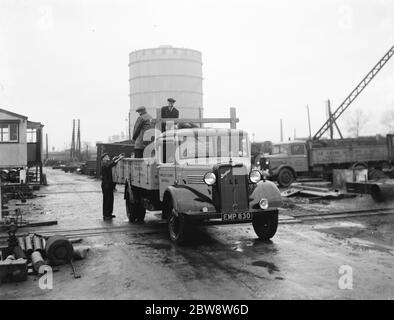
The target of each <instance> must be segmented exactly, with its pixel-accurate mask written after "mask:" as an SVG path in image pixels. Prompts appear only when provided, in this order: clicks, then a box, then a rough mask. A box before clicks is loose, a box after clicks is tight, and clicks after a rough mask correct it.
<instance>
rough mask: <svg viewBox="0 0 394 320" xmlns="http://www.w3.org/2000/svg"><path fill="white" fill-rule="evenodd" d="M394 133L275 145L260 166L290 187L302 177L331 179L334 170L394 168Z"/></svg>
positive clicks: (257, 159) (259, 162)
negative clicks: (393, 166)
mask: <svg viewBox="0 0 394 320" xmlns="http://www.w3.org/2000/svg"><path fill="white" fill-rule="evenodd" d="M393 163H394V135H393V134H388V135H387V136H386V137H383V136H379V135H378V136H376V137H359V138H354V139H333V140H330V139H322V140H313V139H308V140H293V141H288V142H282V143H277V144H274V145H273V149H272V152H271V154H268V155H267V154H261V155H259V156H258V157H256V165H258V166H259V167H260V168H261V169H262V170H264V171H268V174H269V177H270V179H272V180H276V181H278V184H279V185H280V186H282V187H288V186H289V185H290V184H292V183H293V182H294V181H295V179H296V178H297V177H298V176H303V177H305V176H308V177H323V178H328V179H330V178H331V176H332V171H333V169H370V168H374V169H380V170H390V169H391V168H392V164H393Z"/></svg>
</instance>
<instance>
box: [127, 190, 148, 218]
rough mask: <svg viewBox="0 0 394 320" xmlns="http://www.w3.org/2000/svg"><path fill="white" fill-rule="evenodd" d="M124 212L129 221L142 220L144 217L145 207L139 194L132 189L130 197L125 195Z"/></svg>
mask: <svg viewBox="0 0 394 320" xmlns="http://www.w3.org/2000/svg"><path fill="white" fill-rule="evenodd" d="M125 201H126V213H127V218H128V219H129V221H130V222H142V221H144V219H145V214H146V209H145V207H144V204H143V201H142V198H141V196H139V195H138V194H137V192H133V191H132V199H130V197H129V196H127V197H126V200H125Z"/></svg>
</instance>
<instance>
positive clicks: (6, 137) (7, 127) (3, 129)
mask: <svg viewBox="0 0 394 320" xmlns="http://www.w3.org/2000/svg"><path fill="white" fill-rule="evenodd" d="M0 142H18V124H17V123H10V124H8V123H2V124H0Z"/></svg>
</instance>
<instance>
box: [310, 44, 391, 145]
mask: <svg viewBox="0 0 394 320" xmlns="http://www.w3.org/2000/svg"><path fill="white" fill-rule="evenodd" d="M393 55H394V46H392V47H391V49H390V50H389V51H388V52H387V53H386V54H385V55H384V56H383V58H381V59H380V60H379V62H378V63H377V64H376V65H375V66H374V67H373V68H372V70H371V71H370V72H368V74H367V75H366V76H365V77H364V79H362V80H361V82H360V83H359V84H358V85H357V86H356V88H354V89H353V91H352V92H351V93H350V94H349V95H348V96H347V97H346V99H345V100H344V101H343V102H342V103H341V104H340V106H339V107H338V108H337V109H336V110H335V111H334V112H333V113H332V118H330V119H328V120H327V121H326V122H325V123H324V124H323V126H322V127H321V128H320V129H319V130H318V131H317V132H316V134H315V135H314V136H313V139H314V140H318V139H320V138H321V137H322V136H323V134H324V133H325V132H326V131H327V130H328V129H329V128H330V126H331V123H332V122H333V121H334V122H335V121H336V120H337V119H338V118H339V117H340V116H341V114H342V113H343V112H344V111H345V110H346V109H347V108H348V107H349V106H350V104H351V103H352V102H353V101H354V100H355V99H356V98H357V97H358V95H359V94H360V93H361V92H362V91H363V90H364V89H365V87H366V86H367V85H368V84H369V83H370V82H371V80H372V79H373V78H374V77H375V76H376V75H377V74H378V72H379V71H380V70H381V69H382V68H383V67H384V65H385V64H386V63H387V61H389V60H390V58H391V57H392V56H393Z"/></svg>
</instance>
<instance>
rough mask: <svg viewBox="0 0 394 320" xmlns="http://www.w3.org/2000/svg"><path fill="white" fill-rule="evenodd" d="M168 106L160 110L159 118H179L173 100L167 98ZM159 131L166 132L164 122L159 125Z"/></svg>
mask: <svg viewBox="0 0 394 320" xmlns="http://www.w3.org/2000/svg"><path fill="white" fill-rule="evenodd" d="M167 101H168V106H164V107H162V108H161V118H162V119H163V118H179V111H178V109H177V108H175V107H174V103H175V99H173V98H168V99H167ZM161 131H162V132H164V131H166V122H165V121H163V123H162V125H161Z"/></svg>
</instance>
